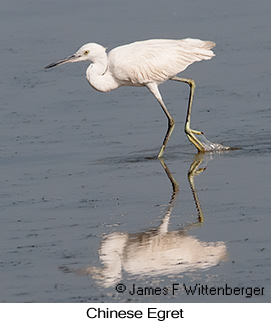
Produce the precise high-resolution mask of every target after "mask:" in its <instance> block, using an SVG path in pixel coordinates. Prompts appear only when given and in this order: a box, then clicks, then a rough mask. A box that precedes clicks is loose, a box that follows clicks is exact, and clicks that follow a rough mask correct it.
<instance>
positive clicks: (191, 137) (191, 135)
mask: <svg viewBox="0 0 271 323" xmlns="http://www.w3.org/2000/svg"><path fill="white" fill-rule="evenodd" d="M171 80H173V81H178V82H184V83H187V84H188V85H189V86H190V95H189V101H188V108H187V114H186V121H185V127H184V131H185V133H186V135H187V138H188V139H189V140H190V141H191V142H192V144H194V145H195V147H196V148H197V150H198V151H199V152H205V149H204V145H203V144H202V143H201V141H200V140H199V139H198V138H197V137H196V136H195V135H202V134H203V132H201V131H197V130H193V129H191V128H190V120H191V110H192V103H193V97H194V93H195V88H196V84H195V81H194V80H192V79H186V78H183V77H177V76H175V77H173V78H171Z"/></svg>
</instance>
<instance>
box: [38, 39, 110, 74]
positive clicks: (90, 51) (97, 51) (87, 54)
mask: <svg viewBox="0 0 271 323" xmlns="http://www.w3.org/2000/svg"><path fill="white" fill-rule="evenodd" d="M105 51H106V48H105V47H103V46H101V45H98V44H95V43H88V44H85V45H83V46H82V47H80V48H79V49H78V51H77V52H76V53H75V54H73V55H71V56H68V57H66V58H63V59H61V60H59V61H56V62H54V63H51V64H49V65H47V66H45V67H44V68H45V69H48V68H52V67H55V66H57V65H61V64H65V63H74V62H80V61H92V62H94V61H95V60H97V59H99V58H101V57H104V56H105Z"/></svg>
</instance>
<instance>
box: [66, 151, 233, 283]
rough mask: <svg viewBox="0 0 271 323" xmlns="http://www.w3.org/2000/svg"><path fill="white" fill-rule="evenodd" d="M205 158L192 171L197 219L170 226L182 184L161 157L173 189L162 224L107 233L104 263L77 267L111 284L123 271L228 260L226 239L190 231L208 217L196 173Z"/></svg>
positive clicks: (186, 268) (164, 270) (188, 267)
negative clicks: (174, 227)
mask: <svg viewBox="0 0 271 323" xmlns="http://www.w3.org/2000/svg"><path fill="white" fill-rule="evenodd" d="M202 162H203V157H202V155H201V154H198V155H197V156H196V158H195V160H194V162H193V163H192V164H191V166H190V169H189V172H188V181H189V184H190V187H191V191H192V194H193V198H194V201H195V205H196V208H197V213H198V217H197V221H196V222H195V223H192V224H190V225H187V226H185V227H183V228H181V229H179V230H175V231H169V230H168V227H169V221H170V216H171V213H172V209H173V207H174V202H175V201H176V198H177V196H178V193H179V185H178V183H177V181H176V180H175V179H174V177H173V175H172V173H171V172H170V170H169V168H168V167H167V165H166V164H165V162H164V160H163V159H160V163H161V165H162V167H163V169H164V170H165V172H166V174H167V176H168V178H169V180H170V182H171V184H172V190H173V192H172V196H171V199H170V201H169V204H168V206H167V209H166V213H165V215H164V217H163V219H162V221H161V224H160V225H159V226H158V227H157V228H155V229H152V230H147V231H144V232H139V233H121V232H115V233H111V234H109V235H107V236H106V237H105V238H104V239H103V241H102V242H101V245H100V249H99V258H100V261H101V264H102V267H100V268H97V267H87V268H81V269H79V270H76V273H78V274H81V275H91V276H92V277H93V278H94V279H95V280H96V281H97V283H98V284H100V285H102V286H103V287H110V286H113V285H114V284H116V283H117V282H119V281H120V280H121V279H122V272H123V271H126V272H127V273H128V274H130V275H137V276H139V278H140V277H143V276H158V275H169V274H179V273H183V272H191V271H194V270H199V269H207V268H209V267H212V266H215V265H217V264H218V263H219V262H220V261H225V260H227V249H226V246H225V243H224V242H222V241H219V242H203V241H200V240H198V239H197V238H196V237H194V236H192V235H189V234H188V230H189V229H190V228H191V227H193V226H195V225H200V224H201V223H202V222H203V221H204V217H203V213H202V209H201V206H200V202H199V199H198V195H197V192H196V189H195V184H194V177H195V175H197V174H199V173H201V172H202V171H204V170H205V168H200V165H201V164H202ZM66 272H67V270H66ZM69 272H70V271H69Z"/></svg>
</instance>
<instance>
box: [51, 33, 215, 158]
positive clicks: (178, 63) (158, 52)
mask: <svg viewBox="0 0 271 323" xmlns="http://www.w3.org/2000/svg"><path fill="white" fill-rule="evenodd" d="M214 46H215V43H214V42H212V41H203V40H199V39H191V38H186V39H181V40H172V39H151V40H145V41H138V42H134V43H131V44H128V45H123V46H119V47H116V48H114V49H112V50H111V51H110V52H109V54H108V55H107V53H106V48H105V47H103V46H101V45H99V44H95V43H88V44H85V45H83V46H82V47H81V48H80V49H79V50H78V51H77V52H76V53H75V54H74V55H71V56H69V57H67V58H64V59H62V60H59V61H57V62H54V63H52V64H50V65H48V66H46V67H45V68H46V69H48V68H51V67H54V66H57V65H60V64H64V63H67V62H77V61H91V62H92V63H91V64H90V66H89V67H88V69H87V71H86V78H87V80H88V82H89V84H90V85H91V86H92V87H93V88H94V89H96V90H98V91H101V92H108V91H111V90H113V89H116V88H118V87H120V86H146V87H147V88H148V89H149V90H150V92H151V93H152V94H153V95H154V96H155V98H156V99H157V100H158V102H159V103H160V105H161V107H162V109H163V110H164V112H165V114H166V116H167V118H168V130H167V133H166V136H165V138H164V141H163V144H162V147H161V149H160V151H159V154H158V157H162V155H163V152H164V149H165V147H166V144H167V142H168V140H169V137H170V135H171V133H172V131H173V128H174V124H175V122H174V120H173V118H172V117H171V115H170V114H169V112H168V110H167V108H166V106H165V104H164V102H163V100H162V97H161V94H160V92H159V90H158V85H159V84H161V83H163V82H165V81H167V80H169V79H172V80H175V81H181V82H185V83H188V84H189V85H190V88H191V92H190V100H189V104H188V111H187V117H186V124H185V132H186V133H187V136H188V139H189V140H190V141H191V142H192V143H193V144H194V145H195V146H196V148H197V149H198V150H199V151H205V148H206V147H205V146H204V144H203V143H201V142H200V141H199V139H198V138H197V137H196V136H195V134H196V135H201V134H202V132H200V131H195V130H192V129H190V114H191V108H192V101H193V94H194V89H195V82H194V81H193V80H191V79H184V78H179V77H176V75H177V74H178V73H180V72H182V71H183V70H185V69H186V68H187V67H188V66H189V65H190V64H192V63H194V62H196V61H201V60H208V59H211V58H212V57H213V56H215V55H214V53H213V52H212V51H211V49H212V48H213V47H214Z"/></svg>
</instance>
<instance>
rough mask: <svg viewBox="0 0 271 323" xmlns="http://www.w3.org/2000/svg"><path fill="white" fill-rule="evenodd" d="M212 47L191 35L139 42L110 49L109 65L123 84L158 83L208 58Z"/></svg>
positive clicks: (207, 42)
mask: <svg viewBox="0 0 271 323" xmlns="http://www.w3.org/2000/svg"><path fill="white" fill-rule="evenodd" d="M214 46H215V43H214V42H211V41H203V40H200V39H191V38H186V39H182V40H171V39H152V40H146V41H139V42H135V43H132V44H128V45H124V46H120V47H117V48H115V49H113V50H112V51H111V52H110V53H109V55H108V60H109V68H110V71H111V73H112V74H113V76H114V77H115V78H117V79H118V80H119V81H121V82H124V83H125V82H128V83H133V84H141V85H144V84H147V83H151V82H156V83H162V82H164V81H166V80H168V79H169V78H171V77H173V76H175V75H176V74H178V73H180V72H182V71H183V70H185V69H186V68H187V67H188V66H189V65H190V64H192V63H194V62H196V61H201V60H208V59H211V58H212V57H213V56H215V54H214V53H213V52H212V51H211V49H212V48H213V47H214Z"/></svg>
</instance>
